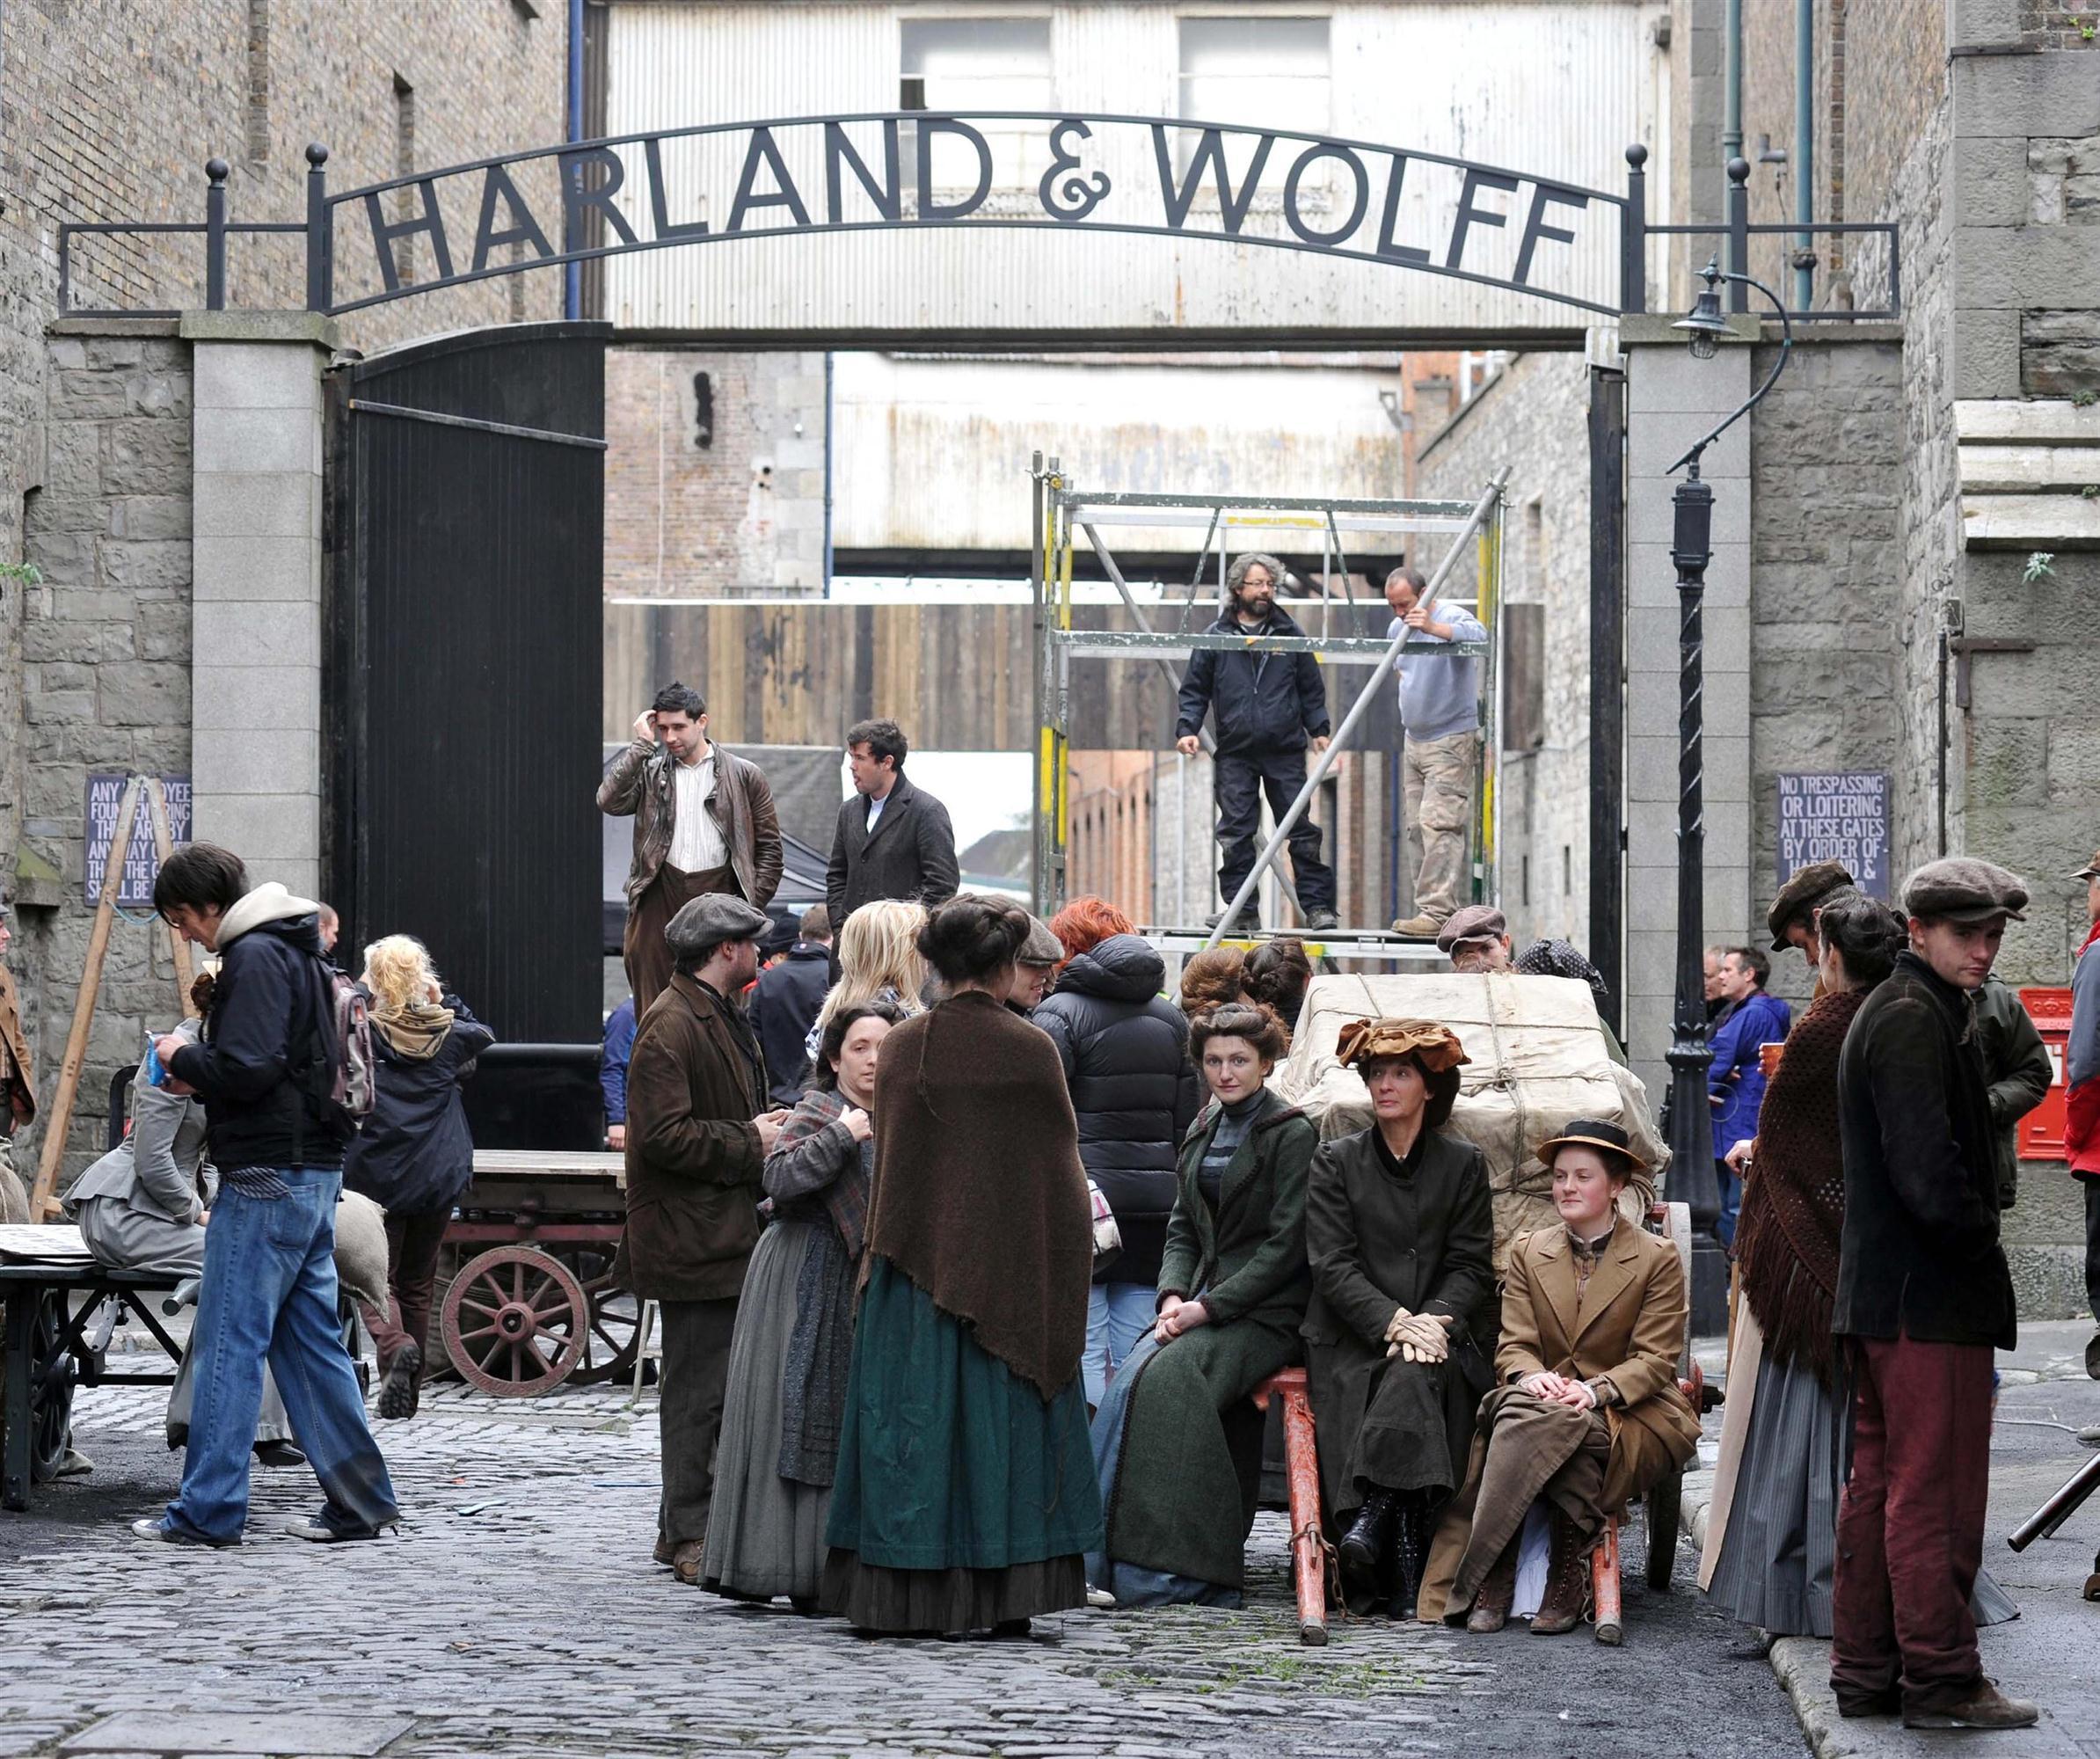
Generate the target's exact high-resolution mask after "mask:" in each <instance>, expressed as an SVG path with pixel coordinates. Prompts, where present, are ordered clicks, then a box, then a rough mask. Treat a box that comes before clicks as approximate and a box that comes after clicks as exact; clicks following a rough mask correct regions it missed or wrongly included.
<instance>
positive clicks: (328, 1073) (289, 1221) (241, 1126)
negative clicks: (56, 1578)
mask: <svg viewBox="0 0 2100 1759" xmlns="http://www.w3.org/2000/svg"><path fill="white" fill-rule="evenodd" d="M153 907H154V909H156V910H157V912H158V913H159V915H160V916H161V917H162V919H163V920H164V921H165V922H166V923H168V924H169V926H170V927H171V928H173V929H175V930H176V931H178V932H179V933H180V934H181V935H182V937H183V938H185V939H186V940H189V941H193V942H194V943H195V944H196V945H199V946H202V947H207V948H209V949H211V950H212V951H214V952H217V953H218V955H219V960H220V965H219V975H218V982H217V983H216V984H215V987H214V989H213V990H212V998H211V1006H210V1009H209V1011H208V1012H207V1013H206V1015H205V1018H204V1033H203V1038H202V1041H201V1042H199V1043H194V1044H193V1043H191V1042H190V1041H189V1040H186V1039H180V1038H177V1037H175V1036H174V1035H173V1034H169V1035H168V1036H165V1037H164V1038H161V1039H158V1040H156V1041H155V1048H156V1049H157V1051H158V1053H159V1055H160V1060H161V1062H162V1064H163V1065H164V1067H165V1069H167V1071H168V1076H169V1078H170V1081H171V1083H172V1084H176V1086H177V1091H193V1092H196V1093H199V1094H201V1095H202V1096H203V1098H204V1103H205V1109H206V1113H207V1118H208V1129H209V1132H210V1150H211V1157H212V1161H213V1164H215V1166H216V1167H217V1168H218V1170H219V1194H218V1196H217V1198H216V1200H215V1201H214V1203H213V1205H212V1212H211V1217H210V1221H209V1223H208V1226H207V1228H206V1230H205V1234H204V1276H203V1281H202V1283H201V1286H200V1288H199V1290H198V1296H197V1317H196V1321H195V1323H194V1325H193V1326H192V1328H191V1331H190V1347H189V1354H190V1360H191V1361H192V1363H193V1369H194V1373H195V1394H194V1397H193V1403H192V1405H191V1410H190V1436H189V1445H188V1448H187V1450H186V1452H185V1454H184V1456H183V1464H182V1490H181V1492H180V1493H179V1495H178V1496H177V1497H176V1499H175V1500H174V1501H173V1502H171V1503H170V1504H169V1505H168V1507H167V1512H166V1514H164V1515H162V1516H161V1518H160V1519H159V1520H157V1521H152V1520H148V1521H136V1522H133V1523H132V1531H133V1532H134V1533H135V1534H137V1535H138V1536H140V1537H141V1538H144V1539H164V1540H168V1541H171V1542H172V1543H174V1544H191V1545H237V1544H240V1543H241V1533H242V1529H243V1528H244V1526H245V1525H246V1523H247V1517H248V1451H249V1447H250V1444H251V1442H252V1441H253V1439H254V1435H255V1419H256V1412H257V1411H258V1408H259V1405H261V1402H262V1374H263V1363H264V1361H266V1360H267V1361H268V1363H269V1365H270V1369H271V1372H272V1374H273V1376H274V1377H275V1379H276V1382H277V1387H278V1390H279V1391H280V1392H281V1394H282V1395H283V1397H284V1404H285V1409H286V1411H287V1412H288V1413H289V1415H290V1417H291V1420H292V1433H293V1434H295V1436H297V1438H298V1441H299V1445H300V1446H301V1447H302V1448H303V1449H305V1450H306V1457H307V1460H308V1461H309V1463H310V1464H311V1465H312V1467H313V1470H314V1476H315V1477H316V1478H318V1479H319V1480H320V1481H321V1489H322V1492H323V1493H324V1497H325V1499H326V1500H324V1502H323V1504H322V1506H321V1512H320V1514H318V1515H317V1517H315V1518H313V1519H311V1520H303V1521H297V1522H293V1523H292V1525H291V1528H290V1530H291V1532H293V1533H294V1534H295V1535H296V1536H298V1537H300V1538H302V1539H313V1540H317V1541H320V1542H323V1543H327V1542H330V1541H334V1540H341V1539H370V1538H374V1537H376V1536H377V1535H378V1534H379V1532H380V1530H381V1529H383V1528H384V1527H387V1526H389V1525H390V1524H392V1522H394V1520H395V1518H396V1516H397V1514H398V1513H399V1511H398V1509H397V1507H396V1504H395V1501H394V1487H393V1485H392V1484H391V1483H390V1481H389V1479H388V1478H387V1471H386V1462H385V1461H384V1460H383V1458H381V1456H380V1453H379V1448H378V1445H377V1444H376V1442H374V1441H373V1440H372V1432H371V1430H370V1428H369V1427H368V1426H367V1425H366V1422H365V1406H364V1396H363V1394H362V1393H361V1390H359V1388H358V1384H357V1375H356V1371H355V1370H354V1368H353V1367H352V1366H351V1361H350V1357H349V1355H348V1354H347V1353H346V1351H345V1350H344V1348H343V1337H342V1331H341V1327H340V1325H339V1321H338V1319H337V1292H336V1278H335V1206H336V1199H337V1197H338V1196H339V1193H340V1192H341V1190H342V1184H343V1145H344V1143H345V1142H346V1141H347V1140H348V1139H349V1136H350V1134H351V1126H350V1125H349V1124H348V1123H347V1122H346V1120H344V1119H343V1118H342V1117H341V1115H340V1113H339V1110H338V1108H337V1107H336V1106H334V1105H333V1104H332V1101H331V1100H330V1099H329V1098H327V1093H328V1087H329V1083H330V1081H331V1079H332V1070H333V1068H334V1067H335V1059H337V1058H338V1057H339V1055H340V1052H339V1049H338V1047H336V1045H335V1042H334V1035H335V1027H334V1023H333V1020H332V1010H331V1008H330V1005H329V1000H328V996H329V991H328V989H327V987H326V983H325V981H324V980H325V968H324V963H323V960H322V951H321V938H320V932H319V929H318V924H317V913H318V907H317V905H315V904H313V903H311V902H310V901H307V900H306V899H303V898H295V897H293V896H292V895H291V894H289V893H288V892H287V891H286V890H285V888H284V887H282V886H280V885H277V884H275V883H274V882H273V883H271V884H268V885H264V886H258V887H253V888H252V889H251V888H250V887H249V884H248V875H247V871H246V869H245V868H244V867H243V866H242V865H241V862H240V858H238V857H237V856H236V855H234V854H232V853H230V851H229V850H223V849H221V848H218V847H217V846H216V845H215V844H212V843H189V844H186V845H185V846H184V847H182V848H180V849H178V850H175V851H174V852H173V853H172V854H171V855H170V856H169V857H168V858H167V860H166V861H164V863H162V865H161V870H160V874H159V877H158V878H157V880H155V881H154V886H153Z"/></svg>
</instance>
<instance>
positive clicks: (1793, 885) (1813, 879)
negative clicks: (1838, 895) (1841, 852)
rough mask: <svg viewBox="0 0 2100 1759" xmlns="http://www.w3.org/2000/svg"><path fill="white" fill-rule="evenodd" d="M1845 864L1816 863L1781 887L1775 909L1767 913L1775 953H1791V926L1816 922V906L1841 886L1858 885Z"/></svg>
mask: <svg viewBox="0 0 2100 1759" xmlns="http://www.w3.org/2000/svg"><path fill="white" fill-rule="evenodd" d="M1854 883H1855V882H1854V880H1853V878H1852V875H1851V873H1850V872H1848V871H1847V869H1846V866H1845V864H1844V863H1843V862H1841V861H1812V862H1811V863H1810V864H1809V865H1807V866H1806V867H1797V868H1796V869H1795V870H1794V874H1793V878H1791V879H1790V880H1788V881H1787V882H1786V884H1785V885H1783V886H1782V887H1780V888H1779V895H1778V896H1777V897H1776V898H1775V899H1773V900H1772V908H1771V909H1769V910H1768V911H1767V912H1766V913H1765V926H1766V927H1767V928H1768V929H1769V930H1771V931H1772V951H1773V952H1785V951H1786V950H1787V945H1788V941H1787V938H1786V931H1787V924H1788V923H1795V922H1801V921H1805V920H1812V919H1813V917H1814V916H1815V909H1816V906H1817V905H1818V904H1819V903H1821V902H1822V901H1823V900H1824V899H1826V898H1827V897H1828V896H1829V895H1830V894H1832V893H1833V892H1834V891H1836V890H1837V889H1838V887H1841V886H1850V885H1852V884H1854Z"/></svg>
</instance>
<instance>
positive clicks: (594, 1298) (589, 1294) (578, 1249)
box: [549, 1243, 642, 1386]
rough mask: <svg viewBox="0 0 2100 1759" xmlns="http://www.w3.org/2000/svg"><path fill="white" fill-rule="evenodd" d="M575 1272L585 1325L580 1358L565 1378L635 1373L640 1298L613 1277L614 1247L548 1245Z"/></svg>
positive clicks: (584, 1382) (588, 1380)
mask: <svg viewBox="0 0 2100 1759" xmlns="http://www.w3.org/2000/svg"><path fill="white" fill-rule="evenodd" d="M549 1250H550V1251H551V1252H553V1253H554V1255H555V1256H556V1257H557V1258H558V1259H561V1261H562V1262H563V1263H564V1264H565V1265H566V1266H568V1267H569V1268H570V1269H571V1270H572V1271H573V1272H574V1273H575V1274H576V1278H577V1281H580V1283H582V1285H583V1296H584V1300H585V1301H586V1302H587V1303H588V1304H589V1311H590V1326H589V1330H588V1332H587V1334H586V1336H585V1338H584V1340H583V1360H582V1361H580V1362H578V1363H577V1364H576V1368H575V1371H574V1372H573V1373H572V1374H571V1375H570V1376H569V1378H570V1379H571V1380H572V1381H573V1382H575V1383H576V1384H577V1385H578V1386H597V1385H600V1384H602V1383H604V1382H606V1381H616V1380H631V1379H632V1378H633V1377H634V1349H635V1341H636V1339H638V1337H639V1336H640V1335H641V1329H642V1303H641V1300H640V1297H639V1296H637V1295H636V1294H635V1293H634V1292H633V1290H631V1289H627V1288H621V1287H619V1285H617V1284H616V1283H615V1282H614V1281H613V1280H612V1266H613V1255H614V1248H613V1247H612V1246H611V1245H610V1244H592V1243H587V1244H580V1245H562V1246H554V1247H551V1248H549Z"/></svg>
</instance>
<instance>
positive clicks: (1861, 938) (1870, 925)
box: [1816, 892, 1910, 989]
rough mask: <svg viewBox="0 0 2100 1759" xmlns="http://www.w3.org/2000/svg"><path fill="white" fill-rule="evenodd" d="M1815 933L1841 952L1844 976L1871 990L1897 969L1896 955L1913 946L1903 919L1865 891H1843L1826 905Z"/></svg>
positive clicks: (1839, 954)
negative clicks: (1843, 962)
mask: <svg viewBox="0 0 2100 1759" xmlns="http://www.w3.org/2000/svg"><path fill="white" fill-rule="evenodd" d="M1816 933H1817V934H1818V935H1819V937H1821V938H1822V939H1824V940H1825V941H1827V942H1828V943H1829V944H1830V945H1832V946H1834V947H1835V948H1836V949H1837V950H1838V957H1839V958H1841V959H1842V960H1844V961H1845V974H1846V976H1848V977H1849V978H1850V979H1851V980H1852V981H1853V982H1855V983H1856V984H1857V985H1859V987H1860V988H1861V989H1871V988H1872V987H1873V986H1874V985H1875V984H1877V983H1878V982H1881V980H1882V979H1883V978H1885V977H1886V976H1887V975H1888V974H1889V973H1890V972H1891V971H1892V970H1894V969H1895V967H1896V955H1897V954H1898V953H1899V952H1902V951H1903V949H1904V948H1905V947H1906V946H1907V945H1910V931H1909V930H1908V929H1907V927H1906V926H1905V925H1904V922H1903V919H1902V917H1900V916H1898V915H1897V914H1896V913H1895V911H1893V910H1892V909H1889V907H1888V906H1887V905H1886V904H1885V903H1882V902H1881V901H1879V900H1878V899H1875V898H1870V897H1869V896H1867V894H1865V893H1864V892H1844V893H1841V894H1839V895H1838V896H1836V897H1834V898H1833V899H1832V900H1831V901H1829V902H1828V903H1827V904H1826V905H1824V906H1823V909H1822V912H1821V914H1820V915H1819V916H1818V917H1817V918H1816Z"/></svg>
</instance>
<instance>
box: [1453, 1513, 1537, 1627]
mask: <svg viewBox="0 0 2100 1759" xmlns="http://www.w3.org/2000/svg"><path fill="white" fill-rule="evenodd" d="M1523 1538H1524V1536H1523V1533H1522V1531H1521V1530H1519V1532H1518V1533H1517V1535H1516V1536H1515V1537H1514V1538H1513V1539H1512V1540H1511V1541H1510V1542H1509V1544H1507V1545H1506V1546H1504V1547H1503V1548H1502V1555H1501V1556H1500V1557H1499V1558H1496V1559H1495V1562H1494V1566H1493V1567H1492V1568H1491V1569H1490V1570H1489V1571H1488V1573H1487V1579H1486V1580H1484V1581H1483V1582H1482V1583H1481V1585H1480V1592H1479V1593H1478V1594H1477V1595H1474V1597H1473V1610H1472V1611H1471V1612H1469V1613H1468V1614H1467V1615H1466V1629H1467V1630H1468V1631H1471V1632H1472V1633H1473V1634H1474V1635H1475V1636H1476V1637H1487V1636H1491V1635H1492V1634H1493V1633H1494V1632H1496V1631H1499V1630H1501V1629H1502V1627H1503V1626H1504V1625H1506V1624H1508V1623H1509V1609H1510V1608H1511V1607H1513V1606H1514V1605H1515V1604H1516V1602H1517V1553H1518V1552H1519V1551H1521V1550H1522V1549H1523Z"/></svg>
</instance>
